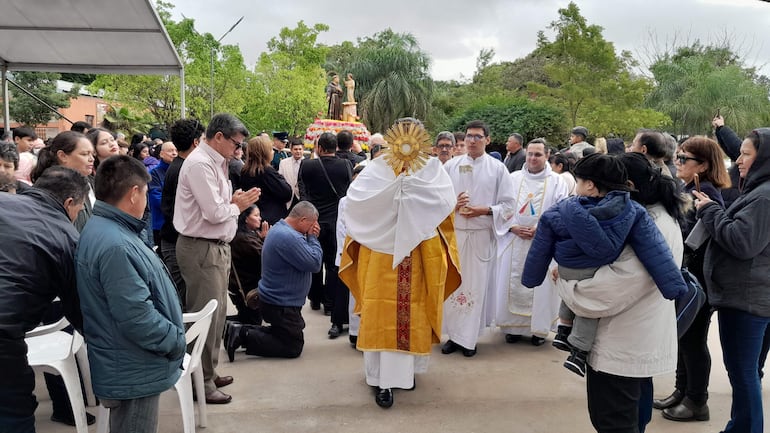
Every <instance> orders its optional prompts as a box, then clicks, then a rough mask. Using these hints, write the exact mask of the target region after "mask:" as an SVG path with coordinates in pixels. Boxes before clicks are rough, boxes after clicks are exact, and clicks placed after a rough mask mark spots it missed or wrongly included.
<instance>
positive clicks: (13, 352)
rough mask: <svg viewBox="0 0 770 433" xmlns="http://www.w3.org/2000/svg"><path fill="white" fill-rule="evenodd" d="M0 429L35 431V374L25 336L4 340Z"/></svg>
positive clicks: (0, 367) (0, 369)
mask: <svg viewBox="0 0 770 433" xmlns="http://www.w3.org/2000/svg"><path fill="white" fill-rule="evenodd" d="M0 372H2V374H0V432H3V433H31V432H34V431H35V409H37V399H35V395H34V394H33V393H32V392H33V391H34V390H35V374H34V372H33V371H32V368H31V367H30V366H29V364H27V345H26V344H25V343H24V341H23V340H19V341H0Z"/></svg>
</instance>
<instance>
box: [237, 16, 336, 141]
mask: <svg viewBox="0 0 770 433" xmlns="http://www.w3.org/2000/svg"><path fill="white" fill-rule="evenodd" d="M327 29H328V26H326V25H325V24H316V25H314V26H313V27H308V26H306V25H305V23H304V22H302V21H300V22H298V23H297V27H296V28H295V29H289V28H283V29H281V32H280V34H279V36H278V38H272V39H271V40H270V41H269V42H268V44H267V46H268V52H266V53H263V54H262V55H261V56H260V58H259V62H258V63H257V66H256V71H255V76H254V79H253V80H252V81H251V83H250V84H249V89H248V94H249V98H248V101H247V103H246V106H245V107H244V110H243V112H242V113H241V118H242V120H243V121H244V122H245V123H246V125H247V126H248V127H249V128H250V129H252V130H254V131H257V130H273V129H277V130H284V131H288V132H289V133H290V134H292V135H298V134H302V133H303V132H304V130H305V129H306V128H307V126H308V125H309V124H310V123H312V122H313V119H314V118H315V116H316V115H317V113H318V112H320V111H325V108H324V107H325V104H326V102H325V101H326V96H325V93H324V87H325V85H326V80H325V78H324V70H323V68H322V67H321V64H322V63H323V62H324V60H325V59H326V55H327V52H328V51H329V49H328V48H327V47H325V46H322V45H320V44H318V43H317V41H316V39H317V37H318V35H319V33H320V32H322V31H326V30H327Z"/></svg>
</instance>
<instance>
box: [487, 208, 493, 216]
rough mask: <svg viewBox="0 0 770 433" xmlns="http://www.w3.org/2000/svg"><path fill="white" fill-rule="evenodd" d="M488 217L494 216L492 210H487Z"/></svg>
mask: <svg viewBox="0 0 770 433" xmlns="http://www.w3.org/2000/svg"><path fill="white" fill-rule="evenodd" d="M487 215H492V208H491V207H490V208H489V209H487Z"/></svg>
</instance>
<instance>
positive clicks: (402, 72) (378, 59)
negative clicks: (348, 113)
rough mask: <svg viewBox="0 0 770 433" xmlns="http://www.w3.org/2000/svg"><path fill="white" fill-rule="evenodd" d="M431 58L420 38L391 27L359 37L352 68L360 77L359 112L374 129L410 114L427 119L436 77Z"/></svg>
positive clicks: (382, 128) (357, 87)
mask: <svg viewBox="0 0 770 433" xmlns="http://www.w3.org/2000/svg"><path fill="white" fill-rule="evenodd" d="M429 68H430V57H429V56H428V54H427V53H425V52H424V51H422V50H421V49H420V46H419V44H418V43H417V39H416V38H415V37H414V36H413V35H411V34H408V33H395V32H393V31H392V30H391V29H387V30H384V31H382V32H379V33H376V34H375V35H373V36H372V37H366V38H363V39H359V41H358V50H357V51H356V52H355V54H354V55H353V59H352V61H351V62H350V65H349V70H347V71H340V73H344V72H351V73H352V74H353V77H354V78H355V80H356V95H357V96H356V99H357V100H358V107H359V115H361V116H362V118H363V119H364V123H366V125H367V126H368V127H369V129H370V130H372V131H385V130H387V128H388V127H390V125H392V124H393V122H394V121H395V120H396V119H398V118H400V117H406V116H412V117H416V118H419V119H426V118H427V117H428V115H429V112H430V107H431V106H430V103H431V97H432V94H433V80H432V79H431V78H430V75H429V73H428V72H429Z"/></svg>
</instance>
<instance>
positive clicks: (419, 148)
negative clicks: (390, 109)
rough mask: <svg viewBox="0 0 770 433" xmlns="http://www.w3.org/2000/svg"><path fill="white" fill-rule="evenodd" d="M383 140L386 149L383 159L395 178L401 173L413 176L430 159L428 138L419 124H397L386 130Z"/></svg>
mask: <svg viewBox="0 0 770 433" xmlns="http://www.w3.org/2000/svg"><path fill="white" fill-rule="evenodd" d="M384 138H385V141H387V142H388V147H387V148H386V149H385V150H384V156H383V158H384V159H385V162H387V163H388V165H390V166H391V168H393V173H395V174H396V176H398V175H399V174H401V173H402V172H403V173H405V174H407V175H409V174H414V173H415V172H416V171H418V170H419V169H421V168H422V167H424V166H425V163H426V162H428V158H430V150H431V140H430V136H429V135H428V132H427V131H425V128H424V127H423V126H422V125H420V124H417V123H413V122H399V123H397V124H395V125H393V126H391V127H390V129H388V132H387V133H385V137H384Z"/></svg>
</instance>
